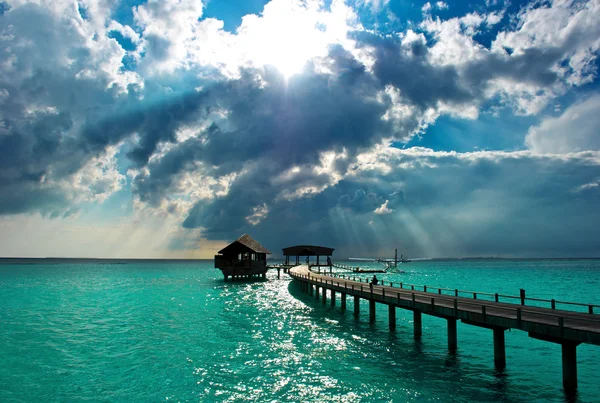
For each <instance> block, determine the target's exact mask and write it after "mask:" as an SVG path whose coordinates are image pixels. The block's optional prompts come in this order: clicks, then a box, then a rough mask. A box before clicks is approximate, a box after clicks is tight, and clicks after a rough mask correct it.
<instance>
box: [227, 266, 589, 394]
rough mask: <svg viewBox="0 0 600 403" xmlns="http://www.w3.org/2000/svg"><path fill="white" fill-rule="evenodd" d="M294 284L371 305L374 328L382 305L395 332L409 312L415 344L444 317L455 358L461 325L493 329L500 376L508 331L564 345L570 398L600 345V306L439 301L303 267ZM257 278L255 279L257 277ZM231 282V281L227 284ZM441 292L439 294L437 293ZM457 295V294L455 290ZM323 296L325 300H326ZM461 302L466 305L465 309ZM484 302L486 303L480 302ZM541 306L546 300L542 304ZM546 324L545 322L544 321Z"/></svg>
mask: <svg viewBox="0 0 600 403" xmlns="http://www.w3.org/2000/svg"><path fill="white" fill-rule="evenodd" d="M289 274H290V275H291V276H292V278H294V279H296V280H299V281H301V285H300V289H301V290H302V291H304V292H306V293H308V294H310V295H312V294H313V286H314V294H315V295H316V298H317V300H318V299H322V302H323V304H326V303H327V290H330V292H331V306H335V305H336V301H335V300H336V293H337V292H339V293H340V295H341V297H340V299H341V303H340V304H341V310H342V311H344V310H346V302H347V298H348V295H350V296H352V297H354V315H355V316H358V315H359V314H360V299H361V297H363V298H365V299H367V300H368V301H369V319H370V322H374V321H375V318H376V304H377V302H380V303H384V304H385V305H387V306H388V320H389V328H390V330H393V329H395V328H396V325H397V324H396V308H403V309H408V310H411V311H412V312H413V326H414V338H415V340H417V341H418V340H421V336H422V332H423V330H422V329H423V323H422V315H423V313H425V314H429V315H432V316H436V317H441V318H444V319H446V320H447V322H448V329H447V331H448V350H449V351H450V352H454V351H456V350H457V349H458V335H457V321H458V320H460V321H461V322H462V323H464V324H468V325H473V326H478V327H481V328H486V329H490V330H492V332H493V340H494V366H495V368H496V369H497V370H503V369H504V368H505V367H506V351H505V350H506V346H505V331H506V330H507V329H520V330H524V331H526V332H528V333H529V336H530V337H533V338H536V339H539V340H543V341H546V342H552V343H557V344H560V345H561V350H562V370H563V386H564V391H565V393H566V394H567V395H568V394H570V393H572V392H575V391H576V388H577V383H578V382H577V346H578V345H579V344H581V343H587V344H594V345H600V337H599V336H598V334H599V333H600V331H599V330H598V329H600V320H599V319H598V315H597V314H595V313H594V310H596V312H598V310H600V305H589V304H588V305H584V304H576V303H570V302H563V304H573V305H580V306H584V307H586V308H587V309H586V311H587V312H586V313H582V312H566V311H564V310H561V311H557V310H556V305H557V301H555V300H554V299H552V300H546V302H549V303H550V307H549V308H543V307H537V306H529V305H526V304H525V303H526V302H527V298H526V297H525V291H524V290H521V293H520V295H519V296H514V297H510V296H508V297H507V296H502V295H499V294H497V293H496V294H486V293H480V294H479V295H484V296H491V297H492V298H493V301H490V300H486V301H481V298H479V299H476V295H477V293H476V292H474V291H459V290H458V289H455V290H454V293H453V294H454V295H448V294H445V293H441V292H440V290H441V289H440V288H438V289H437V293H436V294H437V295H435V300H434V299H433V298H432V294H431V293H426V292H425V291H418V290H415V286H414V285H411V284H409V285H407V287H409V288H404V287H403V284H402V283H400V286H401V288H400V289H398V288H393V287H392V285H391V283H390V285H389V286H387V287H386V286H384V284H383V282H382V284H381V286H378V287H369V288H367V287H366V286H365V285H363V283H366V282H365V281H360V280H361V279H360V278H353V277H349V278H348V279H345V281H343V282H340V281H339V276H329V275H327V274H324V275H316V274H315V273H314V272H313V273H311V272H310V271H309V268H308V267H306V266H302V267H299V268H294V269H293V270H289ZM251 276H252V275H251ZM246 277H250V276H242V275H238V276H231V279H232V280H239V279H242V278H246ZM227 278H228V276H227V275H225V279H227ZM434 290H435V289H434ZM444 290H445V289H444ZM449 291H452V290H449ZM461 292H462V293H463V294H467V295H469V297H470V295H472V297H470V299H471V300H470V301H466V298H467V297H460V293H461ZM321 293H322V294H321ZM500 297H504V298H514V299H515V303H514V304H512V305H509V304H507V303H500V302H499V300H500ZM459 300H460V304H459ZM480 301H481V302H480ZM538 301H541V300H538ZM552 316H554V320H555V322H554V323H552V322H549V321H548V319H547V318H548V317H552ZM540 318H541V319H540Z"/></svg>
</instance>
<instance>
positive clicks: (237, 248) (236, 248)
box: [219, 234, 271, 255]
mask: <svg viewBox="0 0 600 403" xmlns="http://www.w3.org/2000/svg"><path fill="white" fill-rule="evenodd" d="M239 252H254V253H265V254H268V255H270V254H271V252H269V251H268V250H267V248H265V247H264V246H262V245H261V244H259V243H258V242H257V241H256V240H254V239H252V237H250V235H248V234H244V235H242V236H241V237H239V238H238V239H237V240H235V241H233V242H232V243H230V244H229V245H227V246H226V247H224V248H223V249H221V250H220V251H219V253H220V254H227V253H239Z"/></svg>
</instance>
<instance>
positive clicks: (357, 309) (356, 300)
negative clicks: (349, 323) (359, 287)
mask: <svg viewBox="0 0 600 403" xmlns="http://www.w3.org/2000/svg"><path fill="white" fill-rule="evenodd" d="M359 313H360V297H359V296H358V295H355V296H354V314H355V315H358V314H359Z"/></svg>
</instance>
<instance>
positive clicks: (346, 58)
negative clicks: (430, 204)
mask: <svg viewBox="0 0 600 403" xmlns="http://www.w3.org/2000/svg"><path fill="white" fill-rule="evenodd" d="M332 55H333V59H334V64H333V66H332V69H333V74H320V73H316V72H306V73H305V74H303V75H301V76H297V77H293V78H292V79H290V80H289V82H286V81H284V80H283V77H282V76H281V75H280V74H278V73H277V72H274V71H267V72H266V74H264V76H263V78H262V80H257V79H256V75H255V74H253V72H252V71H248V72H246V74H245V75H243V76H242V77H241V78H240V79H238V80H233V81H228V82H224V83H219V84H216V85H213V86H211V87H209V88H208V89H207V90H206V93H207V96H206V103H207V104H208V105H211V108H221V109H224V110H226V111H227V118H226V119H225V120H221V121H217V122H214V123H213V124H212V125H210V126H209V127H208V128H207V129H206V130H204V131H203V132H201V133H200V135H199V137H194V138H190V139H188V140H186V141H184V142H183V143H180V144H178V145H176V146H175V147H174V148H173V149H171V150H170V151H169V152H168V153H167V154H166V155H165V156H164V157H163V158H162V159H161V160H159V161H157V162H152V163H150V164H149V165H148V170H149V174H140V175H139V176H138V177H137V178H136V179H135V181H134V186H135V191H136V192H138V193H139V195H140V197H141V199H142V200H148V201H150V200H152V201H153V204H154V205H156V204H157V203H158V201H159V200H160V197H162V195H165V194H166V192H167V191H168V189H169V187H170V186H171V185H172V184H173V180H174V179H175V178H174V177H175V176H176V175H178V174H179V173H181V172H182V171H183V170H184V169H186V168H189V167H192V166H194V164H196V163H202V164H204V165H206V166H210V167H212V168H211V172H210V173H211V174H212V175H214V176H221V175H227V174H230V173H234V172H238V171H240V170H241V168H242V167H243V166H244V165H246V164H249V166H250V167H251V168H250V169H256V170H259V172H260V174H257V175H247V176H243V177H240V178H238V179H237V180H236V186H239V187H240V188H244V189H245V188H247V187H251V188H255V187H261V189H262V190H263V192H266V193H267V194H269V195H270V196H271V197H274V196H275V195H276V194H277V193H279V191H281V190H282V187H281V185H277V184H273V183H272V182H270V181H271V179H272V178H273V177H275V176H277V175H278V174H280V173H281V172H283V171H285V170H286V169H289V168H291V167H293V166H304V167H309V166H312V165H315V164H317V163H318V162H319V158H320V152H323V151H328V150H338V151H340V152H341V150H342V149H345V150H346V152H348V153H349V154H350V155H354V154H355V153H356V152H357V150H360V149H364V148H367V147H369V146H371V145H373V144H374V143H376V142H378V141H379V140H380V139H381V138H382V137H383V136H385V135H388V134H389V132H390V130H391V124H390V123H389V122H386V121H384V120H382V116H383V115H384V114H385V112H386V110H387V109H388V108H389V106H390V100H389V99H387V98H385V97H384V98H383V99H380V100H377V99H375V97H374V94H376V93H377V91H379V90H381V86H380V84H379V82H378V81H377V80H374V79H373V77H372V76H371V75H370V74H368V73H366V71H365V69H364V67H363V66H362V65H361V64H359V63H358V62H357V61H356V60H355V59H354V58H353V57H351V56H350V55H349V54H348V53H346V52H344V51H343V50H341V49H339V48H333V49H332ZM415 127H416V126H415ZM267 167H269V168H267ZM340 167H341V166H340ZM250 178H251V179H252V180H258V181H259V182H257V183H252V182H250ZM304 179H307V178H306V177H305V178H304ZM319 180H321V181H322V180H323V178H321V179H318V178H316V177H314V176H310V181H312V184H313V185H319V184H318V182H319ZM302 181H303V179H302V178H301V177H297V178H296V182H295V184H294V185H299V184H300V183H302ZM263 182H264V183H263ZM238 183H239V185H238ZM156 196H159V197H156ZM262 197H263V198H264V196H262ZM235 203H241V204H243V206H240V209H241V210H243V211H245V213H244V214H246V215H247V213H249V211H250V209H251V208H253V207H254V204H253V203H254V200H253V199H252V198H248V197H238V198H235ZM197 211H198V209H193V210H192V212H191V213H190V216H191V217H193V216H194V215H195V214H196V212H197ZM244 214H242V213H240V215H239V218H241V219H243V217H242V216H244V217H245V215H244ZM203 216H204V217H206V216H207V215H206V214H203ZM201 221H204V220H200V219H195V218H190V219H188V220H186V223H185V225H186V226H193V224H191V223H195V222H201Z"/></svg>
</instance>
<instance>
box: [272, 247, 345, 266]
mask: <svg viewBox="0 0 600 403" xmlns="http://www.w3.org/2000/svg"><path fill="white" fill-rule="evenodd" d="M334 250H335V249H333V248H327V247H325V246H314V245H296V246H290V247H287V248H283V256H285V264H286V265H289V264H290V256H296V264H297V265H298V264H300V256H316V257H317V266H319V257H320V256H327V257H330V256H331V255H332V254H333V251H334Z"/></svg>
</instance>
